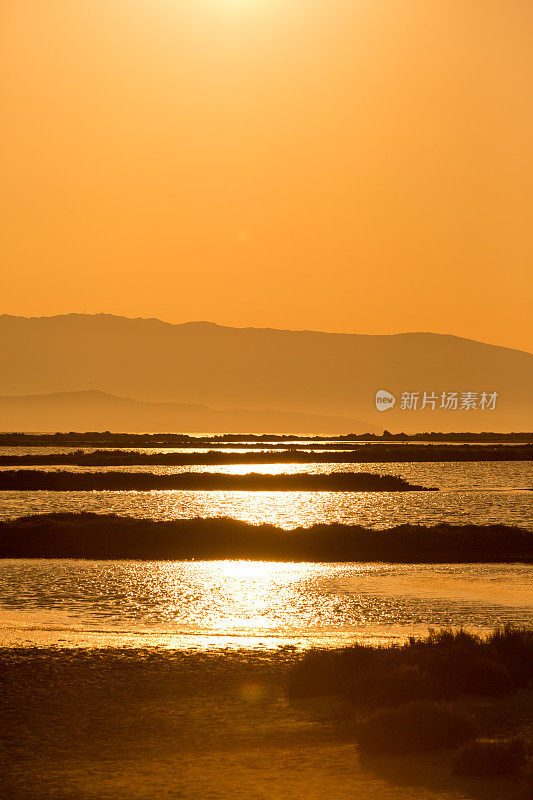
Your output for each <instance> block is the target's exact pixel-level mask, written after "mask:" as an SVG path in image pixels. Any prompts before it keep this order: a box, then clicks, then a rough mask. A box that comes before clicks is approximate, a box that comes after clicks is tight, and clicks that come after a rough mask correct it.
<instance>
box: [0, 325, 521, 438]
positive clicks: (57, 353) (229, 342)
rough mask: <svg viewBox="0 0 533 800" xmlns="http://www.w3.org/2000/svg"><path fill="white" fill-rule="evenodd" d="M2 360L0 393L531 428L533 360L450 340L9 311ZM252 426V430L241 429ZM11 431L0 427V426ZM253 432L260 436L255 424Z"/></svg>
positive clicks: (407, 425) (434, 425)
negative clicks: (411, 396)
mask: <svg viewBox="0 0 533 800" xmlns="http://www.w3.org/2000/svg"><path fill="white" fill-rule="evenodd" d="M0 364H1V371H0V394H2V395H35V394H49V393H58V392H79V391H87V390H91V389H93V390H100V391H102V392H105V393H107V394H111V395H115V396H118V397H119V398H134V399H135V400H138V401H147V402H152V403H154V402H155V403H169V402H172V403H174V402H178V403H182V404H190V405H191V404H192V405H203V406H207V407H209V408H211V409H217V410H227V409H239V408H242V409H247V410H249V411H250V412H251V411H254V412H259V411H260V412H263V411H264V409H276V410H277V411H280V412H281V411H283V412H291V413H296V414H311V415H314V416H319V417H324V416H326V417H329V418H331V417H342V418H345V419H347V420H349V421H350V420H363V421H364V422H363V423H362V424H363V426H364V425H365V424H366V425H367V428H368V429H369V430H375V429H376V428H377V429H383V428H387V429H388V430H392V431H406V432H411V431H417V430H442V431H453V430H471V431H482V430H495V431H504V430H528V429H529V430H530V429H531V428H532V427H533V425H532V423H533V401H532V389H533V355H531V354H529V353H526V352H522V351H519V350H512V349H509V348H505V347H498V346H495V345H489V344H484V343H481V342H476V341H473V340H470V339H462V338H459V337H456V336H450V335H444V334H433V333H403V334H396V335H387V336H381V335H359V334H337V333H321V332H314V331H285V330H274V329H265V328H257V329H256V328H231V327H225V326H222V325H216V324H214V323H210V322H192V323H185V324H180V325H173V324H170V323H165V322H161V321H160V320H157V319H129V318H125V317H118V316H113V315H109V314H97V315H83V314H68V315H63V316H55V317H32V318H25V317H13V316H8V315H3V316H0ZM379 389H384V390H386V391H387V392H391V393H393V394H394V395H396V397H397V403H396V405H395V407H394V408H393V409H391V410H388V411H386V412H382V413H380V412H378V411H376V408H375V404H374V397H375V393H376V391H377V390H379ZM407 391H408V392H420V394H422V393H423V392H424V391H426V392H434V393H435V394H436V395H437V396H439V395H440V394H441V393H442V392H452V391H457V392H459V393H461V392H477V393H481V392H497V393H498V400H497V405H496V409H495V410H494V411H488V410H485V411H480V410H464V411H461V410H457V411H450V410H448V411H446V410H441V409H439V408H438V407H437V408H436V410H434V411H433V410H430V409H425V410H424V411H421V410H417V411H414V410H402V409H401V408H400V395H401V393H402V392H407ZM20 402H22V401H20ZM33 402H35V401H33ZM42 402H44V401H42ZM73 402H74V400H73ZM122 402H126V401H122ZM128 402H133V401H128ZM112 403H115V406H116V400H113V401H109V404H110V407H111V405H112ZM116 407H117V408H118V406H116ZM152 411H153V409H152ZM109 413H111V411H110V412H109ZM232 413H233V412H232ZM161 414H162V417H161V420H162V422H161V424H160V425H157V429H159V430H163V429H166V427H167V426H166V424H164V422H163V420H166V419H167V417H166V416H165V415H164V414H163V409H161ZM330 422H331V420H330ZM294 423H295V424H296V420H294ZM195 424H199V423H195ZM262 424H263V423H262V422H261V425H260V426H259V427H260V428H262ZM316 424H317V425H320V424H321V423H319V422H318V420H317V421H316ZM327 424H330V423H329V422H328V423H327ZM339 424H340V423H339ZM360 424H361V423H358V425H360ZM110 426H111V423H109V424H107V425H103V427H104V428H106V429H110ZM232 426H233V422H232V423H231V429H233V427H232ZM243 426H244V428H245V429H246V426H245V425H244V422H243ZM5 427H6V423H2V422H1V420H0V428H5ZM61 427H62V429H64V427H65V426H64V425H63V426H61ZM74 427H85V426H83V425H82V424H81V423H80V424H79V425H77V426H74ZM119 427H120V429H121V430H124V429H125V425H120V426H119ZM150 427H151V426H150ZM207 427H208V429H209V430H213V429H219V426H218V425H215V426H214V427H213V425H211V424H209V425H208V426H207ZM26 429H28V427H27V426H26ZM136 429H138V428H136ZM223 429H225V428H220V430H223ZM252 429H253V430H258V427H257V425H255V424H254V425H253V427H252V428H250V429H249V430H250V432H251V431H252ZM363 429H364V428H363ZM183 430H186V428H183ZM189 430H192V429H191V428H189ZM283 430H286V428H285V427H284V426H283ZM297 430H302V428H301V427H300V426H298V427H297V428H294V432H297ZM314 430H316V432H319V431H323V430H324V428H323V427H322V428H320V427H318V428H316V429H314ZM342 430H345V428H344V427H342ZM357 430H361V428H360V427H356V428H354V431H355V432H357ZM280 431H281V429H280ZM306 432H312V431H306ZM340 432H341V428H339V433H340Z"/></svg>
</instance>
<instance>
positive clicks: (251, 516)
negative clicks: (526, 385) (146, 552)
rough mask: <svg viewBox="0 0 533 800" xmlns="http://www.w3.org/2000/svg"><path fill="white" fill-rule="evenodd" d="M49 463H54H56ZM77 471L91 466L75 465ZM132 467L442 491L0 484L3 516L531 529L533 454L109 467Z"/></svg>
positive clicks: (291, 525)
mask: <svg viewBox="0 0 533 800" xmlns="http://www.w3.org/2000/svg"><path fill="white" fill-rule="evenodd" d="M52 469H56V467H53V468H52ZM78 469H79V470H80V471H87V470H89V471H90V470H91V469H92V470H94V468H87V467H80V468H78ZM102 469H103V470H104V471H105V470H106V469H107V470H108V471H109V470H111V471H112V470H114V469H119V470H125V471H132V472H154V473H157V474H169V473H179V472H202V471H206V472H219V473H231V474H237V473H241V474H242V473H245V472H250V471H253V472H261V473H276V474H281V473H290V474H294V473H298V472H309V473H313V474H317V473H327V472H350V471H363V472H373V473H387V474H395V475H400V476H401V477H403V478H405V479H406V480H408V481H410V482H412V483H417V484H421V485H423V486H437V487H438V488H439V489H440V490H441V491H439V492H428V493H426V492H379V493H366V492H355V493H354V492H237V491H229V492H220V491H216V492H212V491H176V490H164V491H160V490H159V491H148V492H138V491H117V492H105V491H94V492H47V491H40V492H13V491H9V492H7V491H4V492H0V519H7V518H10V517H16V516H20V515H25V514H36V513H41V512H61V511H72V512H75V511H93V512H97V513H111V512H114V513H117V514H128V515H130V516H133V517H139V518H152V519H179V518H187V517H195V516H202V517H216V516H228V517H234V518H235V519H241V520H244V521H247V522H254V523H261V522H268V523H271V524H274V525H279V526H281V527H284V528H295V527H298V526H304V527H307V526H309V525H312V524H314V523H315V522H351V523H354V524H360V525H365V526H368V527H372V528H387V527H390V526H391V525H397V524H401V523H404V522H419V523H422V524H434V523H437V522H449V523H452V524H461V523H465V522H471V523H473V524H497V523H505V524H508V525H520V526H523V527H527V528H529V529H531V530H533V513H532V510H533V495H532V493H531V491H528V489H531V487H532V486H533V482H532V475H533V464H532V462H514V461H504V462H502V461H496V462H452V463H440V462H438V463H437V462H435V463H392V464H252V465H248V464H247V465H242V464H241V465H235V464H234V465H224V466H212V467H199V466H191V467H190V466H187V467H157V466H155V467H154V466H134V467H129V468H128V467H119V468H114V467H108V468H102Z"/></svg>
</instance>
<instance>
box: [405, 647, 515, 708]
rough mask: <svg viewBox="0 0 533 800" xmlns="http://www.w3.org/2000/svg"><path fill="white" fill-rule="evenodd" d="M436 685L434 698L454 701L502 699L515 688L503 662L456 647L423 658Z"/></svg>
mask: <svg viewBox="0 0 533 800" xmlns="http://www.w3.org/2000/svg"><path fill="white" fill-rule="evenodd" d="M420 661H421V663H422V664H423V665H424V668H425V669H426V670H427V672H428V673H429V675H430V677H431V681H432V683H433V696H434V697H437V698H443V699H444V698H452V697H457V696H458V695H461V694H484V695H493V696H494V695H502V694H505V693H506V692H509V691H511V690H512V688H513V681H512V679H511V676H510V674H509V672H508V670H507V669H506V667H504V666H503V665H502V664H501V663H500V662H499V661H497V660H495V659H494V658H490V657H489V656H485V655H484V654H483V651H482V650H481V651H479V652H478V650H477V649H475V650H472V649H468V648H462V647H453V648H450V649H449V650H445V651H443V652H439V651H438V650H435V651H432V652H429V653H425V654H421V655H420Z"/></svg>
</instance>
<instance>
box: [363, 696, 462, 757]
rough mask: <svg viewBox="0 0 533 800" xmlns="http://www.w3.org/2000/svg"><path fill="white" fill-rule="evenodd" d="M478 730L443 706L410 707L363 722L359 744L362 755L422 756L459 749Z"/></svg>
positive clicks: (429, 704)
mask: <svg viewBox="0 0 533 800" xmlns="http://www.w3.org/2000/svg"><path fill="white" fill-rule="evenodd" d="M474 734H475V726H474V723H473V722H472V720H471V719H470V718H469V717H468V716H467V715H466V714H463V713H461V712H459V711H456V710H455V709H453V708H451V707H450V706H447V705H443V704H441V703H429V702H420V703H410V704H409V705H406V706H400V707H399V708H395V709H390V710H387V711H380V712H378V713H377V714H374V715H373V716H372V717H369V718H368V719H367V720H366V721H365V722H363V723H362V724H361V725H360V726H359V729H358V732H357V742H358V744H359V747H360V748H361V751H362V752H363V753H422V752H426V751H430V750H439V749H440V748H450V747H457V746H458V745H460V744H462V743H463V742H465V741H468V740H469V739H471V738H472V737H473V736H474Z"/></svg>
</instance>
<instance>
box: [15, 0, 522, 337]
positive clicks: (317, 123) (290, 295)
mask: <svg viewBox="0 0 533 800" xmlns="http://www.w3.org/2000/svg"><path fill="white" fill-rule="evenodd" d="M0 13H1V20H0V23H1V30H2V34H1V35H2V39H3V41H2V42H1V51H2V52H1V56H0V59H1V64H0V66H1V77H2V85H1V110H2V117H3V123H2V132H1V134H0V138H1V157H2V187H3V191H2V208H1V209H0V211H1V220H2V223H1V224H2V227H3V231H2V245H1V247H2V266H3V269H2V282H1V286H0V298H1V301H0V313H1V312H4V313H10V314H22V315H49V314H56V313H66V312H69V311H78V312H80V311H84V310H85V311H87V313H95V312H99V311H105V312H111V313H116V314H124V315H127V316H155V317H159V318H162V319H165V320H168V321H172V322H181V321H188V320H195V319H208V320H213V321H216V322H220V323H224V324H232V325H254V326H271V327H282V328H311V329H322V330H332V331H349V332H361V333H394V332H399V331H407V330H409V331H411V330H431V331H439V332H447V333H455V334H458V335H461V336H467V337H471V338H476V339H480V340H483V341H489V342H493V343H496V344H504V345H508V346H511V347H518V348H521V349H527V350H533V326H532V325H531V322H530V319H531V314H530V306H531V298H532V295H533V292H532V289H533V286H532V280H533V279H532V275H533V268H532V264H533V258H532V257H533V225H532V220H533V146H532V142H533V46H532V41H533V4H532V3H531V0H499V1H498V2H496V0H431V2H429V1H428V0H90V2H89V0H42V1H41V0H39V2H36V1H35V0H3V2H2V7H1V12H0Z"/></svg>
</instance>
